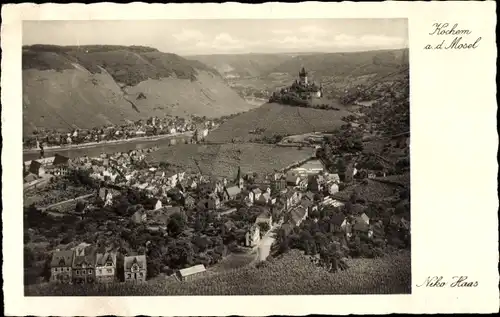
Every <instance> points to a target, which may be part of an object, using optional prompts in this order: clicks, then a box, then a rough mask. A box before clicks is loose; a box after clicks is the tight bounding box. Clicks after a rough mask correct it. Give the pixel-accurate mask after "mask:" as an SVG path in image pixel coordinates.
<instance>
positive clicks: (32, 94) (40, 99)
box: [23, 46, 254, 133]
mask: <svg viewBox="0 0 500 317" xmlns="http://www.w3.org/2000/svg"><path fill="white" fill-rule="evenodd" d="M86 49H88V50H89V52H88V53H87V52H85V50H86ZM141 95H144V97H145V98H143V97H141V98H138V97H139V96H141ZM23 105H24V110H23V127H24V133H31V132H32V131H33V130H35V129H37V128H41V127H43V128H46V129H61V130H68V129H72V127H78V128H93V127H95V126H103V125H108V124H124V123H126V122H127V121H129V120H132V121H135V120H139V119H146V118H149V117H151V116H160V117H163V116H165V115H173V116H182V117H187V116H189V115H198V116H207V117H219V116H224V115H229V114H233V113H238V112H242V111H246V110H249V109H251V108H253V107H254V106H251V105H249V104H247V103H246V102H245V101H244V100H243V98H241V97H240V96H239V95H238V94H237V93H236V92H235V91H234V90H232V89H231V88H230V87H229V86H228V85H227V84H226V83H225V82H224V80H223V78H222V77H221V76H220V75H219V74H218V73H217V72H216V71H215V70H213V69H211V68H209V67H208V66H206V65H203V64H202V63H200V62H198V61H194V60H187V59H184V58H182V57H180V56H178V55H175V54H169V53H162V52H158V51H156V50H154V49H149V51H148V50H147V48H142V49H139V48H131V47H113V46H111V47H109V46H97V47H93V46H82V47H80V48H78V49H77V48H74V47H73V48H71V47H69V48H67V47H60V46H31V47H25V48H23Z"/></svg>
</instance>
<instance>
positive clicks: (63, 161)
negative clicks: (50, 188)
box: [51, 153, 70, 176]
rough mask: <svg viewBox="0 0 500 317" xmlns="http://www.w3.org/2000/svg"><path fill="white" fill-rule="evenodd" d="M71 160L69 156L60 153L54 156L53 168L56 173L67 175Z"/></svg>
mask: <svg viewBox="0 0 500 317" xmlns="http://www.w3.org/2000/svg"><path fill="white" fill-rule="evenodd" d="M69 167H70V162H69V158H68V157H66V156H63V155H60V154H57V153H56V155H55V156H54V161H53V162H52V166H51V170H52V172H53V174H54V175H60V176H65V175H67V174H68V173H69Z"/></svg>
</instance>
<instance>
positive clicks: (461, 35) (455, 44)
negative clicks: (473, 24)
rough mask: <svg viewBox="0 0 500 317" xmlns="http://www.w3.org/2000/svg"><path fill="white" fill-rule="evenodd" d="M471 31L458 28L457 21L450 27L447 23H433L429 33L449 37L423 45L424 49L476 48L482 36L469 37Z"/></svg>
mask: <svg viewBox="0 0 500 317" xmlns="http://www.w3.org/2000/svg"><path fill="white" fill-rule="evenodd" d="M471 34H472V31H471V30H469V29H460V28H459V26H458V23H455V24H454V25H453V26H451V27H450V24H449V23H434V24H432V29H431V31H430V32H429V35H432V36H436V37H438V38H442V37H449V39H448V38H445V39H442V40H441V41H437V42H436V43H434V44H427V45H425V47H424V49H426V50H453V49H454V50H470V49H476V48H478V46H479V42H480V41H481V39H482V37H477V38H474V37H473V38H471V37H470V36H469V35H471Z"/></svg>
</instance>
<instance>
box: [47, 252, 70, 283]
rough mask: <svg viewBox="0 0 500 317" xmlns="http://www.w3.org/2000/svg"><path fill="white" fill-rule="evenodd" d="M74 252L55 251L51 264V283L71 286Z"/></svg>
mask: <svg viewBox="0 0 500 317" xmlns="http://www.w3.org/2000/svg"><path fill="white" fill-rule="evenodd" d="M73 257H74V252H73V250H65V251H59V250H57V251H55V252H54V254H53V255H52V260H51V262H50V273H51V274H50V281H51V282H58V283H68V284H71V283H72V281H73V279H72V266H73Z"/></svg>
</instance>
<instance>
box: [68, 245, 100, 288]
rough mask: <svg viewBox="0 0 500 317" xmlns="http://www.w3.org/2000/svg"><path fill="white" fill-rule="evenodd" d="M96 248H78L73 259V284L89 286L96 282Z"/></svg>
mask: <svg viewBox="0 0 500 317" xmlns="http://www.w3.org/2000/svg"><path fill="white" fill-rule="evenodd" d="M95 263H96V258H95V248H93V247H91V246H87V247H77V248H76V249H75V255H74V257H73V265H72V272H73V276H72V277H73V283H75V284H87V283H94V282H95Z"/></svg>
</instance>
